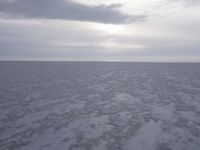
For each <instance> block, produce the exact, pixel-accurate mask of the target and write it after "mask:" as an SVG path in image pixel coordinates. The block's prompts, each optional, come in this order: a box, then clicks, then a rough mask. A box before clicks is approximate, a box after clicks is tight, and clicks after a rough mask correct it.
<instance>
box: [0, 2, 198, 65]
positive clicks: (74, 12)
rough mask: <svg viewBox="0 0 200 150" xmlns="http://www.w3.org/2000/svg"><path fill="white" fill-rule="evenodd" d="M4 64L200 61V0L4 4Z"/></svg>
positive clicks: (0, 24)
mask: <svg viewBox="0 0 200 150" xmlns="http://www.w3.org/2000/svg"><path fill="white" fill-rule="evenodd" d="M0 60H62V61H63V60H67V61H190V62H200V0H0Z"/></svg>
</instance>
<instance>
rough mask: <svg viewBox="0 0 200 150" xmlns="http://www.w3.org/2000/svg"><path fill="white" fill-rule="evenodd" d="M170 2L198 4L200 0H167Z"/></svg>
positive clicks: (185, 4)
mask: <svg viewBox="0 0 200 150" xmlns="http://www.w3.org/2000/svg"><path fill="white" fill-rule="evenodd" d="M168 1H170V2H178V3H182V4H183V5H184V6H189V7H190V6H200V0H168Z"/></svg>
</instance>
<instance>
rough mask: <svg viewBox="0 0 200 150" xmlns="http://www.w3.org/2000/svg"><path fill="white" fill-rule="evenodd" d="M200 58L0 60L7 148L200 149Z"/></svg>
mask: <svg viewBox="0 0 200 150" xmlns="http://www.w3.org/2000/svg"><path fill="white" fill-rule="evenodd" d="M199 149H200V64H197V63H196V64H192V63H188V64H187V63H69V62H68V63H64V62H59V63H58V62H54V63H53V62H52V63H50V62H45V63H40V62H0V150H199Z"/></svg>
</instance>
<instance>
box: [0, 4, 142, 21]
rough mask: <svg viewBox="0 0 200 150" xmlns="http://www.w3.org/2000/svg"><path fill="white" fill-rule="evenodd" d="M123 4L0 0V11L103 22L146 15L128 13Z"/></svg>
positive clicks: (30, 15)
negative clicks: (121, 8)
mask: <svg viewBox="0 0 200 150" xmlns="http://www.w3.org/2000/svg"><path fill="white" fill-rule="evenodd" d="M121 6H122V5H121V4H112V5H95V6H94V5H85V4H82V3H78V2H75V1H71V0H0V13H1V14H3V15H7V16H11V17H23V18H39V19H41V18H42V19H43V18H44V19H62V20H76V21H91V22H101V23H113V24H120V23H127V22H132V21H138V20H141V19H142V20H143V19H144V18H145V16H144V15H127V14H123V13H122V12H120V11H119V8H120V7H121Z"/></svg>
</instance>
